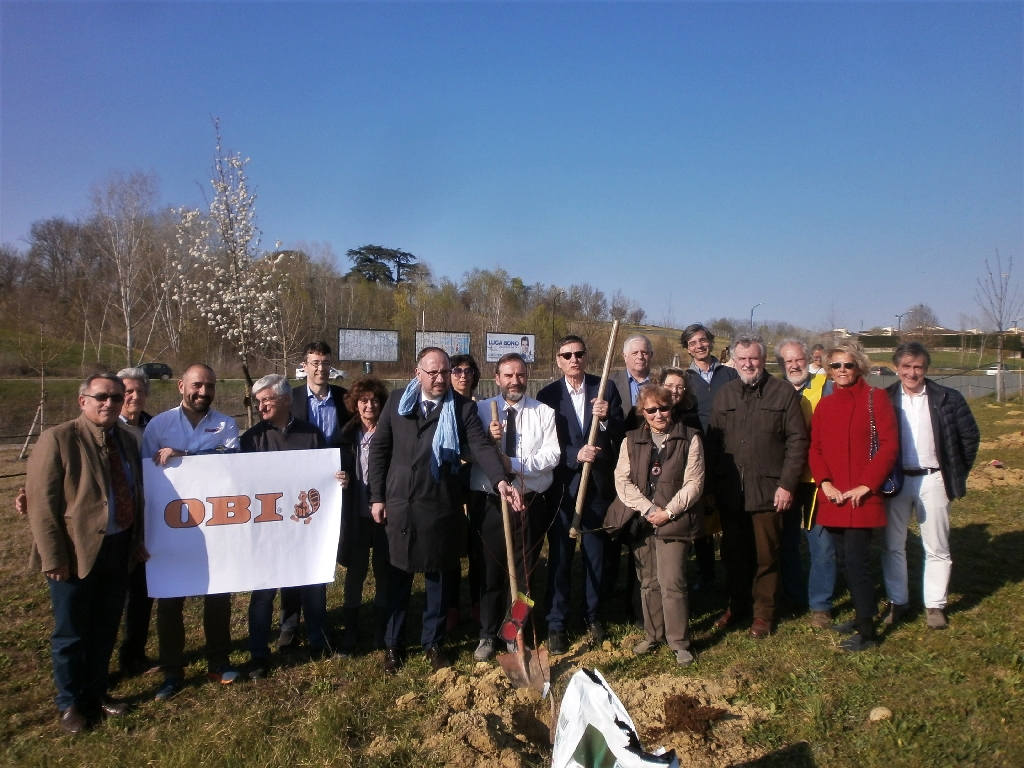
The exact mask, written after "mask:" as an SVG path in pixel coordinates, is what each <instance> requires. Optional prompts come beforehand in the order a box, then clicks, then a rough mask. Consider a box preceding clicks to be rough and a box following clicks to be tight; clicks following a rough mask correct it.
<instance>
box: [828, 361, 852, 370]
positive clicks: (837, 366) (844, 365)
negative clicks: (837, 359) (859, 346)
mask: <svg viewBox="0 0 1024 768" xmlns="http://www.w3.org/2000/svg"><path fill="white" fill-rule="evenodd" d="M828 367H829V368H831V369H832V370H833V371H838V370H839V369H840V368H845V369H846V370H847V371H852V370H853V369H854V368H856V367H857V364H856V363H829V364H828Z"/></svg>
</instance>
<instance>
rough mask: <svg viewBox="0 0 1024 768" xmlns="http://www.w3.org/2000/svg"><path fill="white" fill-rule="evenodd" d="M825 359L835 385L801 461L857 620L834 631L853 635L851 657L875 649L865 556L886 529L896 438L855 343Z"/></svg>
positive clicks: (846, 645)
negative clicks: (876, 532)
mask: <svg viewBox="0 0 1024 768" xmlns="http://www.w3.org/2000/svg"><path fill="white" fill-rule="evenodd" d="M824 359H825V370H826V371H828V374H829V376H830V377H831V378H832V382H833V384H834V385H835V387H834V389H833V393H832V394H831V395H830V396H829V397H825V398H822V400H821V401H820V402H819V403H818V407H817V408H816V409H815V411H814V417H813V418H812V420H811V449H810V453H809V455H808V457H807V460H808V463H809V464H810V468H811V473H812V474H813V475H814V479H815V482H816V483H817V485H818V489H819V490H818V498H817V504H818V513H817V521H818V523H819V524H820V525H822V526H823V527H824V528H825V529H826V530H827V531H828V532H829V533H830V534H831V535H832V537H833V538H834V540H835V548H836V550H837V551H842V552H844V553H845V560H846V583H847V585H848V586H849V589H850V596H851V597H852V599H853V606H854V610H855V614H856V618H854V620H853V621H850V622H845V623H844V624H839V625H836V627H835V628H836V629H837V630H838V631H839V632H840V633H842V634H851V633H852V636H851V637H849V638H847V639H846V640H844V641H843V642H842V643H840V646H839V647H840V648H842V649H843V650H845V651H850V652H856V651H862V650H864V649H865V648H870V647H872V646H875V645H878V640H877V639H876V633H875V621H874V617H875V612H876V610H877V608H878V605H877V602H876V600H875V584H874V581H873V580H872V577H871V567H870V563H869V556H868V550H869V547H870V545H871V532H872V530H873V529H875V528H884V527H885V522H886V518H885V499H884V498H883V497H882V495H881V494H880V493H879V489H880V488H881V487H882V484H883V483H884V482H885V480H886V478H888V476H889V473H890V472H891V471H892V468H893V465H894V464H895V463H896V459H897V456H898V454H899V433H898V432H897V429H896V413H895V411H894V410H893V407H892V403H891V402H890V400H889V398H888V396H887V395H886V393H885V391H884V390H876V389H875V388H874V387H872V386H870V385H869V384H868V383H867V382H866V381H865V380H864V376H865V375H867V373H868V370H869V369H870V365H871V361H870V360H868V357H867V355H866V354H865V353H864V350H863V348H862V347H861V345H860V344H858V343H857V342H855V341H844V342H841V343H839V344H837V345H836V346H835V348H834V349H830V350H828V351H827V352H826V353H825V357H824Z"/></svg>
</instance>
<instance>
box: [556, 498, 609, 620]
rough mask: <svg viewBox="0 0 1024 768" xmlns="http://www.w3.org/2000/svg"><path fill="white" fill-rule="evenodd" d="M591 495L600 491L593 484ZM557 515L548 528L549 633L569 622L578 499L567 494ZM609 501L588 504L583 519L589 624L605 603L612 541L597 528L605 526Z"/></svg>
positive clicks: (586, 604)
mask: <svg viewBox="0 0 1024 768" xmlns="http://www.w3.org/2000/svg"><path fill="white" fill-rule="evenodd" d="M588 491H589V493H588V496H589V497H591V498H594V497H596V496H597V491H596V489H595V488H594V487H593V484H591V487H590V488H589V489H588ZM560 502H561V503H560V504H559V505H558V508H557V509H556V510H555V512H554V518H555V519H554V522H552V524H551V527H550V528H549V529H548V591H547V609H548V610H547V623H548V631H549V632H562V631H564V630H565V626H566V624H567V623H568V621H569V607H570V594H569V585H570V581H571V574H572V560H573V555H574V554H575V552H576V541H575V540H573V539H571V538H570V537H569V528H570V527H571V525H572V518H573V515H574V514H575V508H576V500H575V499H574V498H573V497H572V496H570V495H569V494H568V493H566V494H565V495H564V496H563V497H562V498H561V499H560ZM607 511H608V502H607V501H604V500H603V499H600V498H597V499H596V500H595V501H588V502H587V504H586V507H585V508H584V510H583V514H582V516H581V518H582V519H581V521H580V527H581V529H582V530H583V531H594V532H593V533H583V532H581V533H580V538H579V541H580V550H581V551H582V554H583V591H584V593H585V594H584V597H585V604H584V608H583V619H584V621H586V622H587V623H588V624H589V623H590V622H593V621H596V620H597V618H598V610H599V608H600V604H601V575H602V572H603V571H604V555H605V546H606V543H605V542H606V541H607V539H608V536H607V534H605V533H604V531H597V530H595V529H598V528H600V527H601V526H602V525H604V515H605V512H607Z"/></svg>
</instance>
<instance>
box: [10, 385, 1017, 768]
mask: <svg viewBox="0 0 1024 768" xmlns="http://www.w3.org/2000/svg"><path fill="white" fill-rule="evenodd" d="M973 407H974V411H975V414H976V415H977V417H978V419H979V422H980V423H981V424H982V430H983V436H984V442H983V446H982V452H981V455H980V456H979V461H978V465H979V467H978V468H977V469H976V470H975V472H974V473H973V474H972V480H971V485H972V491H971V492H970V493H969V495H968V497H967V498H966V499H965V500H962V501H960V502H957V503H956V504H955V505H954V508H953V519H952V523H953V529H952V533H951V542H952V549H953V558H954V563H955V565H954V569H953V581H952V585H951V600H950V605H949V610H948V614H949V619H950V629H949V630H947V631H945V632H932V631H928V630H926V629H925V627H924V619H923V616H922V614H923V610H922V609H921V604H920V586H919V583H920V582H919V574H920V569H921V551H920V549H921V548H920V542H919V539H918V537H917V532H916V529H914V530H913V531H912V535H911V539H910V541H909V546H908V551H909V555H910V563H911V573H912V574H916V576H912V584H914V585H915V586H914V588H913V589H912V604H913V605H914V609H915V612H914V615H913V617H912V619H911V621H910V622H909V623H907V624H903V625H900V626H898V627H897V628H896V629H894V630H892V631H891V632H889V633H887V634H886V635H885V636H884V640H883V643H882V645H881V646H880V647H879V648H878V649H876V650H873V651H869V652H865V653H861V654H856V655H845V654H843V653H841V652H840V651H838V649H837V642H838V636H836V635H834V634H833V633H830V632H825V631H817V630H813V629H811V628H810V627H809V626H808V625H807V620H806V616H797V615H792V614H789V615H784V616H783V618H782V620H781V622H780V625H779V628H778V632H777V633H776V634H775V635H773V636H772V637H771V638H770V639H769V640H767V641H765V642H755V641H752V640H750V639H748V638H747V637H746V634H745V633H744V632H742V631H737V632H731V633H726V634H719V633H715V632H714V631H713V630H712V627H711V623H712V622H713V620H714V618H715V617H716V616H717V614H718V613H719V611H720V610H721V609H722V608H723V607H724V595H723V594H721V593H711V594H710V595H697V596H695V597H694V600H693V605H692V611H693V629H694V632H695V637H696V640H697V652H698V660H697V663H696V664H695V665H694V666H692V667H689V668H686V669H682V670H680V669H678V668H677V667H676V666H675V665H674V664H673V662H672V659H671V657H669V656H668V655H664V654H663V655H658V656H655V657H653V658H651V657H648V658H643V659H636V658H634V657H632V656H631V655H630V654H629V653H628V651H624V650H623V648H628V647H629V646H630V645H631V643H632V642H633V641H635V640H636V639H638V634H637V632H636V630H635V629H634V628H632V627H630V626H628V625H626V624H624V623H614V622H613V623H612V624H611V626H610V630H611V639H610V642H609V643H606V644H605V646H604V647H603V648H599V649H589V648H588V647H586V646H585V645H583V644H581V643H579V642H577V643H576V644H575V645H574V647H573V651H572V653H571V654H570V655H569V656H568V657H566V658H564V659H562V660H560V661H559V663H558V664H557V665H556V666H555V668H554V669H553V680H554V682H555V691H556V695H557V694H558V693H560V691H561V690H563V689H564V686H565V684H566V682H567V680H568V678H569V676H570V675H571V673H572V672H573V671H574V670H575V669H576V668H578V667H580V666H595V667H597V668H599V669H600V670H601V671H602V673H603V674H604V675H605V676H606V677H607V678H608V680H609V682H610V683H611V684H612V686H613V688H615V689H616V691H617V692H619V694H620V696H621V697H622V698H623V701H624V703H626V705H627V707H628V708H629V709H630V712H631V714H632V716H633V717H634V719H635V720H636V721H637V724H638V725H639V726H640V728H641V735H642V736H643V737H644V744H645V746H647V747H653V746H656V745H658V744H664V745H666V746H672V747H675V748H676V749H677V750H679V752H680V757H681V761H682V764H683V765H692V766H703V765H708V766H710V765H741V764H742V765H758V766H769V765H778V766H792V765H796V766H880V765H885V766H935V765H940V766H946V765H949V766H953V765H964V766H1008V767H1010V766H1021V765H1024V735H1022V728H1024V722H1022V721H1024V716H1022V712H1024V707H1022V703H1024V624H1022V622H1021V620H1020V616H1021V615H1022V613H1024V584H1022V582H1024V558H1022V553H1024V510H1022V502H1021V490H1022V484H1024V436H1022V435H1021V431H1022V430H1024V404H1021V403H1020V402H1012V403H1009V404H1006V405H1003V406H996V405H994V404H993V403H992V402H991V401H986V400H981V401H976V402H974V403H973ZM10 454H11V452H10V451H5V452H3V454H0V456H4V458H2V459H0V462H2V466H0V474H9V473H13V472H16V471H18V469H19V465H16V464H15V463H14V462H13V456H11V455H10ZM993 459H999V460H1000V461H1001V462H1002V463H1003V464H1004V465H1005V468H1004V469H994V468H990V467H985V466H983V465H985V464H987V463H988V462H989V461H991V460H993ZM20 466H23V465H20ZM18 482H19V480H18V479H17V478H6V479H0V521H2V522H3V524H4V527H5V530H6V535H5V536H4V537H2V539H0V578H2V579H3V582H4V584H5V589H4V592H3V597H2V598H0V601H2V602H0V605H2V611H0V613H2V615H3V617H4V621H3V626H4V631H3V638H4V642H3V644H2V647H0V741H2V746H0V763H3V764H7V765H18V766H47V767H52V766H79V765H89V766H97V767H99V766H124V765H157V766H166V767H171V766H175V767H177V766H182V767H184V766H254V765H259V766H314V765H315V766H350V765H351V766H406V765H408V766H413V765H415V766H443V765H458V766H460V768H467V767H468V766H472V765H502V766H510V767H511V766H515V765H543V764H545V762H546V761H549V759H550V752H549V747H547V745H546V737H547V729H546V726H547V724H548V723H549V722H550V720H549V717H550V715H549V714H546V711H547V705H546V704H544V703H540V702H537V701H535V700H534V699H533V698H531V697H530V696H529V695H527V694H525V693H522V692H520V693H516V692H514V691H509V690H507V688H506V687H505V686H504V683H503V681H502V678H501V675H500V673H498V672H495V669H494V667H492V666H491V665H475V664H474V663H473V661H472V657H471V654H472V649H473V648H474V647H475V631H474V627H473V626H471V624H470V622H469V621H468V620H467V621H464V623H463V624H462V626H460V628H459V630H458V632H457V633H456V636H455V637H454V638H453V639H452V642H451V648H450V650H451V654H452V655H453V656H454V657H455V658H456V659H457V661H456V670H455V673H452V674H450V675H448V676H445V675H441V676H434V677H431V676H430V674H429V668H428V667H427V666H426V664H425V662H424V661H423V660H422V659H420V658H417V657H416V656H415V654H412V655H411V661H410V663H409V665H408V666H407V667H406V668H405V669H404V670H403V671H402V672H401V674H399V675H398V676H397V677H395V678H392V679H387V678H385V677H384V676H383V675H382V674H381V672H380V669H379V665H380V657H379V654H378V653H375V652H373V651H370V650H369V648H365V649H364V652H363V653H362V654H360V655H358V656H356V657H355V658H352V659H333V660H326V661H319V662H315V663H314V662H310V661H309V660H308V656H306V655H304V653H303V652H302V651H300V652H298V653H297V654H295V655H294V656H290V657H287V658H285V659H281V660H279V665H278V666H277V667H276V668H275V669H274V671H273V672H272V674H271V675H270V677H268V678H267V679H266V680H263V681H260V682H258V683H250V682H239V683H236V684H235V685H232V686H219V685H215V684H212V683H207V682H205V677H204V675H203V673H204V672H205V662H204V660H203V659H202V656H201V650H202V649H201V643H202V639H201V638H202V633H201V629H200V627H201V616H200V613H199V611H198V610H197V609H198V606H197V605H196V603H197V601H190V604H189V610H188V613H187V622H188V626H189V627H190V644H189V650H190V653H191V654H192V656H191V661H192V663H191V666H190V667H189V670H188V678H189V681H188V685H187V687H186V688H185V690H184V691H183V692H182V693H181V694H179V695H178V696H177V697H175V698H174V699H172V700H171V701H170V702H167V703H164V704H158V703H157V702H154V701H153V700H152V697H153V693H154V692H155V690H156V687H157V685H158V683H159V680H158V679H157V677H158V676H143V677H139V678H135V679H131V680H126V681H123V682H121V683H120V684H119V686H118V688H117V689H116V690H115V694H116V695H118V696H123V697H125V698H127V699H128V700H129V701H130V702H131V703H132V706H133V708H132V711H131V712H130V713H129V714H128V715H127V716H125V717H124V718H121V719H119V720H112V721H108V722H107V723H106V724H105V725H103V726H101V727H98V728H96V729H95V730H93V731H91V732H88V733H86V734H83V735H82V736H80V737H76V738H69V737H66V736H63V735H62V734H61V733H60V731H59V728H58V726H57V722H56V718H55V711H54V708H53V684H52V678H51V668H50V660H49V645H48V636H49V632H50V629H51V623H52V619H51V614H50V608H49V601H48V598H47V594H46V590H45V586H44V584H43V582H42V579H41V577H40V576H39V575H38V574H33V573H28V572H27V571H26V568H25V564H26V562H27V554H28V549H29V539H30V537H29V534H28V531H27V526H26V525H25V522H24V520H23V519H22V518H19V517H18V516H17V515H15V513H14V512H13V510H12V507H11V500H12V498H13V494H14V491H15V488H16V486H17V485H18ZM876 554H877V553H876ZM874 561H875V563H876V564H877V562H878V559H877V557H876V558H875V560H874ZM339 576H340V571H339ZM720 576H721V573H720ZM879 583H880V574H879ZM465 588H466V587H465V582H464V586H463V589H464V590H465ZM575 595H577V596H578V595H579V591H578V590H576V592H575ZM371 596H372V595H371V591H370V589H369V587H368V589H367V592H366V594H365V595H364V600H366V601H369V599H370V598H371ZM881 597H882V595H881V592H880V593H879V598H880V599H881ZM421 599H422V591H421V587H417V592H416V595H415V596H414V601H420V600H421ZM328 600H329V607H330V611H331V613H330V618H331V620H332V621H334V622H336V623H337V622H340V603H341V590H340V584H339V582H337V581H336V582H335V584H334V585H332V586H331V587H330V588H329V590H328ZM465 602H466V598H465V594H464V595H463V604H464V606H465ZM418 605H422V603H414V607H413V611H412V612H411V614H410V616H411V617H412V618H411V620H410V623H411V624H412V626H410V636H413V637H415V636H418V632H419V626H418V624H419V622H418V610H419V609H418V607H417V606H418ZM246 606H247V595H236V596H235V598H234V608H235V610H234V614H233V628H232V633H233V636H234V637H235V638H236V644H235V650H234V653H233V656H232V660H233V661H234V662H236V663H238V664H242V663H244V662H245V660H246V659H247V654H246V652H245V650H244V639H245V637H246V635H247V631H246V626H245V616H246ZM838 606H839V610H838V614H839V618H848V617H850V616H851V614H852V608H851V606H850V603H849V600H848V597H847V596H846V595H845V594H843V595H841V596H840V597H839V600H838ZM612 608H613V610H614V609H620V608H621V605H616V606H612ZM369 612H370V611H369V610H366V611H364V613H369ZM466 613H468V611H466ZM365 630H366V634H367V636H368V635H369V633H370V628H369V625H368V623H367V626H366V627H365ZM149 653H150V655H151V656H154V657H155V656H156V639H155V636H154V637H152V638H151V642H150V646H149ZM673 691H677V692H684V691H689V692H694V694H695V695H698V694H699V697H703V698H705V699H706V700H707V701H706V702H705V703H713V704H714V705H715V706H719V707H722V708H723V709H726V710H727V711H728V713H729V714H728V715H727V716H726V718H725V719H724V720H722V721H720V722H718V723H715V724H714V725H713V726H712V727H711V730H710V732H709V734H708V735H707V736H706V737H703V736H695V735H692V734H690V735H686V734H664V733H657V730H656V729H655V728H654V726H655V725H656V724H657V723H658V722H659V718H660V717H661V716H662V713H661V712H660V711H657V712H656V711H653V710H654V709H656V708H657V707H655V706H654V704H651V702H656V703H657V704H658V706H661V703H663V701H664V696H665V695H666V694H668V693H671V692H673ZM655 692H656V693H658V696H660V697H661V698H655V697H654V693H655ZM645 696H647V698H644V697H645ZM879 706H881V707H886V708H888V709H889V710H891V712H892V717H891V718H890V719H887V720H884V721H881V722H869V719H868V714H869V712H870V711H871V710H872V709H873V708H875V707H879ZM655 734H657V735H655Z"/></svg>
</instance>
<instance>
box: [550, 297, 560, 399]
mask: <svg viewBox="0 0 1024 768" xmlns="http://www.w3.org/2000/svg"><path fill="white" fill-rule="evenodd" d="M560 293H561V291H555V292H554V293H553V294H552V295H551V378H552V379H553V378H555V353H556V352H558V350H557V349H555V310H556V309H557V307H558V294H560Z"/></svg>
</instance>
